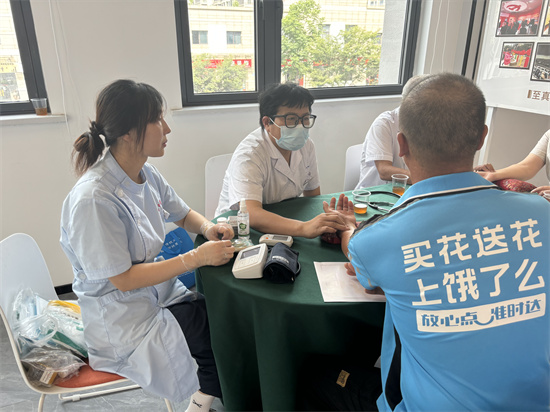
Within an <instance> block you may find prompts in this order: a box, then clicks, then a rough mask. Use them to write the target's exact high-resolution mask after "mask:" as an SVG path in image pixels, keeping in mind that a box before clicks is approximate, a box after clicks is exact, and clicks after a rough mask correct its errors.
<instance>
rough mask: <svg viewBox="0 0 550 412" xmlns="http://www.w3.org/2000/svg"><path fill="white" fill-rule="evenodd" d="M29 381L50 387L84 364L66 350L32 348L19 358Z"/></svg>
mask: <svg viewBox="0 0 550 412" xmlns="http://www.w3.org/2000/svg"><path fill="white" fill-rule="evenodd" d="M21 363H23V365H24V366H25V369H26V372H27V378H28V379H29V381H30V382H32V383H35V384H38V385H42V386H47V387H50V386H52V385H53V384H55V383H59V382H62V381H64V380H67V379H69V378H71V377H72V376H73V375H75V374H77V373H78V370H79V369H80V368H81V367H82V366H84V365H85V363H84V362H83V361H82V360H80V359H79V358H78V357H77V356H75V355H74V354H72V353H71V352H69V351H68V350H62V349H52V348H34V349H32V350H31V351H30V352H29V353H28V354H27V355H25V356H24V357H23V358H21Z"/></svg>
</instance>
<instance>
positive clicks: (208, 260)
mask: <svg viewBox="0 0 550 412" xmlns="http://www.w3.org/2000/svg"><path fill="white" fill-rule="evenodd" d="M194 252H195V254H196V256H197V267H200V266H220V265H225V264H226V263H227V262H229V261H230V260H231V258H232V257H233V254H234V253H235V248H234V247H233V246H232V245H231V241H230V240H218V241H209V242H206V243H203V244H202V245H200V246H199V247H198V248H197V249H195V251H194Z"/></svg>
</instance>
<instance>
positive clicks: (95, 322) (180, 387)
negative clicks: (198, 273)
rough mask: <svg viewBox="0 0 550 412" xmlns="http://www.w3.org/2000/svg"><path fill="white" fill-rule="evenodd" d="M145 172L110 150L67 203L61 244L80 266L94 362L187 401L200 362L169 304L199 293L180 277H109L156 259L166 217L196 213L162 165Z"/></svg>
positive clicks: (78, 283)
mask: <svg viewBox="0 0 550 412" xmlns="http://www.w3.org/2000/svg"><path fill="white" fill-rule="evenodd" d="M141 176H142V178H143V179H144V183H142V184H137V183H135V182H134V181H132V180H131V179H130V178H129V177H128V176H127V175H126V173H125V172H124V171H123V170H122V168H121V167H120V166H119V165H118V163H117V161H116V160H115V158H114V157H113V156H112V155H111V153H110V152H107V154H106V155H105V157H104V158H103V159H102V160H100V161H99V162H98V163H97V164H96V165H94V166H93V167H92V168H91V169H90V170H88V171H87V172H86V173H85V174H84V175H83V176H82V177H81V178H80V180H79V181H78V182H77V184H76V185H75V186H74V188H73V189H72V190H71V192H70V193H69V195H68V196H67V198H66V199H65V202H64V203H63V209H62V216H61V246H62V248H63V250H64V251H65V253H66V254H67V256H68V258H69V260H70V261H71V264H72V266H73V272H74V276H75V278H74V281H73V291H74V292H75V293H76V295H77V296H78V303H79V304H80V307H81V311H82V319H83V322H84V337H85V340H86V343H87V345H88V351H89V358H90V366H92V368H94V369H97V370H101V371H106V372H112V373H117V374H119V375H122V376H124V377H127V378H128V379H131V380H132V381H134V382H136V383H137V384H138V385H140V386H141V387H142V388H143V389H144V390H146V391H150V392H152V393H155V394H157V395H159V396H162V397H165V398H168V399H170V400H173V401H176V402H180V401H182V400H184V399H186V398H188V397H189V396H191V395H192V394H193V393H194V392H195V391H196V390H198V388H199V385H198V379H197V376H196V364H195V362H194V360H193V358H192V357H191V354H190V353H189V349H188V347H187V343H186V340H185V337H184V335H183V332H182V330H181V327H180V326H179V324H178V322H177V321H176V319H175V318H174V316H173V315H172V313H171V312H170V310H169V309H167V308H166V307H167V306H169V305H172V304H174V303H178V302H182V301H185V300H190V299H193V296H194V295H193V294H192V293H191V292H190V291H189V290H188V289H187V288H186V287H185V286H184V285H183V284H182V283H181V282H179V281H178V280H177V279H176V278H173V279H171V280H169V281H166V282H163V283H161V284H158V285H155V286H150V287H145V288H140V289H135V290H130V291H127V292H122V291H120V290H118V289H117V288H116V287H115V286H114V285H113V284H112V283H111V282H110V281H109V278H110V277H112V276H115V275H118V274H120V273H123V272H125V271H126V270H128V269H129V268H130V267H131V266H132V265H134V264H137V263H143V262H152V261H153V260H154V258H155V257H156V256H157V255H158V253H159V252H160V250H161V247H162V245H163V242H164V236H165V222H167V221H169V222H174V221H178V220H181V219H182V218H184V217H185V216H186V215H187V213H188V212H189V207H188V206H187V205H186V204H185V203H184V202H183V200H182V199H180V198H179V197H178V196H177V194H176V193H175V191H174V190H173V189H172V188H171V187H170V186H169V185H168V183H167V182H166V181H165V180H164V178H163V177H162V175H161V174H160V173H159V172H158V170H157V169H156V168H155V167H154V166H152V165H150V164H147V163H146V164H145V165H144V167H143V169H142V171H141Z"/></svg>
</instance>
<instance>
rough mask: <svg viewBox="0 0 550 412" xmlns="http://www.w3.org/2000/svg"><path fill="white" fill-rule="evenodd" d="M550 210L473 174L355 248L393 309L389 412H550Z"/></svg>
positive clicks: (386, 373)
mask: <svg viewBox="0 0 550 412" xmlns="http://www.w3.org/2000/svg"><path fill="white" fill-rule="evenodd" d="M549 228H550V203H548V202H547V201H546V200H544V199H543V198H542V197H540V196H537V195H534V194H525V193H514V192H504V191H501V190H498V189H496V186H494V185H493V184H491V183H489V182H487V181H486V180H485V179H483V178H481V177H480V176H478V175H477V174H475V173H458V174H451V175H445V176H438V177H434V178H430V179H426V180H423V181H421V182H418V183H416V184H414V185H413V186H411V187H410V188H409V189H408V190H407V191H406V192H405V194H404V195H403V196H402V198H401V199H400V201H399V202H398V203H397V204H396V205H395V207H394V209H393V210H392V212H390V213H389V214H388V215H387V216H385V217H384V218H382V219H380V220H379V221H377V222H375V223H373V224H370V225H369V224H367V225H366V226H365V227H363V228H362V229H360V230H359V231H358V232H357V233H356V234H355V235H354V236H353V237H352V239H351V241H350V244H349V252H350V256H349V257H350V260H351V262H352V264H353V266H354V267H355V270H356V273H357V277H358V279H359V281H360V282H361V284H362V285H363V286H365V287H366V288H374V287H375V286H380V287H381V288H382V289H383V290H384V292H385V294H386V299H387V305H386V318H385V325H384V342H383V348H382V380H383V382H382V383H383V388H384V392H383V393H382V396H381V397H380V398H379V399H378V408H379V410H380V411H388V410H396V411H406V410H408V411H417V410H423V411H429V410H433V411H456V410H499V411H504V410H548V408H549V405H550V339H549V337H550V328H549V325H550V322H549V315H548V309H549V306H548V305H549V303H548V292H549V290H550V287H549V282H550V279H549V277H550V266H549V247H550V231H549Z"/></svg>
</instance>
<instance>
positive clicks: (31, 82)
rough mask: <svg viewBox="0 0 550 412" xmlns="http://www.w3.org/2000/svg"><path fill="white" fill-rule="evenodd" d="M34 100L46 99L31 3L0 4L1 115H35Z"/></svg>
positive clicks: (15, 0) (16, 0) (7, 0)
mask: <svg viewBox="0 0 550 412" xmlns="http://www.w3.org/2000/svg"><path fill="white" fill-rule="evenodd" d="M32 97H46V91H45V87H44V80H43V77H42V69H41V65H40V59H39V58H38V45H37V43H36V35H35V33H34V23H33V19H32V13H31V9H30V4H29V2H28V0H11V1H10V0H0V112H1V114H3V115H5V114H22V113H33V112H34V109H33V108H32V105H31V103H30V100H29V99H30V98H32Z"/></svg>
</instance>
